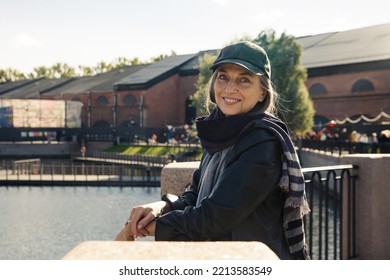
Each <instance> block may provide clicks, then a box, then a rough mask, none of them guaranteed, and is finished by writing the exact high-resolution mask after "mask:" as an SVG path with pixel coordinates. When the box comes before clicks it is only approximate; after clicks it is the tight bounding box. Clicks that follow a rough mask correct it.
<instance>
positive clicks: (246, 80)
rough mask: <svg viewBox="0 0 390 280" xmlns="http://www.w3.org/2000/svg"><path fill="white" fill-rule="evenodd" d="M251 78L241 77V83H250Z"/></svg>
mask: <svg viewBox="0 0 390 280" xmlns="http://www.w3.org/2000/svg"><path fill="white" fill-rule="evenodd" d="M249 82H250V81H249V79H248V78H247V77H242V78H240V83H249Z"/></svg>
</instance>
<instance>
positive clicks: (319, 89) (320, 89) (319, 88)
mask: <svg viewBox="0 0 390 280" xmlns="http://www.w3.org/2000/svg"><path fill="white" fill-rule="evenodd" d="M324 93H327V90H326V88H325V86H324V85H323V84H319V83H317V84H314V85H312V86H311V87H310V88H309V94H324Z"/></svg>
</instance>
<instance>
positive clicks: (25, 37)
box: [13, 33, 44, 48]
mask: <svg viewBox="0 0 390 280" xmlns="http://www.w3.org/2000/svg"><path fill="white" fill-rule="evenodd" d="M13 44H14V45H15V46H16V47H23V48H24V47H33V48H40V47H43V45H44V44H43V43H42V42H41V41H40V40H38V39H36V38H34V37H32V36H31V35H30V34H27V33H21V34H18V35H16V36H15V37H14V38H13Z"/></svg>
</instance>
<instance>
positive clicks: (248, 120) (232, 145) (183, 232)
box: [116, 41, 309, 259]
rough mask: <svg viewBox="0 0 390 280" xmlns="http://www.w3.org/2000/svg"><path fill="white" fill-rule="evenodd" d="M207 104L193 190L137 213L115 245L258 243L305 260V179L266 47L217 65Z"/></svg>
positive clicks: (248, 46)
mask: <svg viewBox="0 0 390 280" xmlns="http://www.w3.org/2000/svg"><path fill="white" fill-rule="evenodd" d="M210 69H211V70H212V71H213V75H212V78H211V79H210V83H209V92H208V97H209V102H211V103H213V104H214V105H216V106H215V108H214V109H213V110H212V111H211V113H210V114H209V115H208V116H206V117H200V118H198V119H197V120H196V126H197V130H198V136H199V138H200V141H201V145H202V147H203V156H202V160H201V162H200V166H199V168H198V169H197V170H196V171H195V172H194V175H193V180H192V183H191V186H190V188H189V189H188V191H186V192H184V193H183V194H182V195H180V196H179V197H177V196H174V195H164V196H163V197H162V200H161V201H158V202H154V203H150V204H145V205H141V206H136V207H134V208H133V209H132V211H131V213H130V217H129V219H128V221H127V222H126V224H125V226H124V228H123V229H122V231H121V232H120V233H119V234H118V236H117V237H116V240H134V238H135V237H140V236H146V235H154V236H155V240H156V241H159V240H172V241H174V240H176V241H205V240H215V241H260V242H263V243H265V244H266V245H268V246H269V247H270V248H271V249H272V250H273V251H274V252H275V253H276V254H277V255H278V256H279V258H281V259H308V258H309V257H308V255H307V253H306V244H305V236H304V230H303V228H304V227H303V215H304V214H305V213H307V212H308V211H309V208H308V205H307V202H306V200H305V190H304V179H303V176H302V172H301V168H300V165H299V162H298V158H297V156H296V153H295V149H294V146H293V144H292V142H291V139H290V137H289V135H288V132H287V131H288V130H287V127H286V126H285V124H284V123H282V121H280V120H279V119H278V118H277V117H275V116H274V115H273V114H274V113H275V111H276V109H275V103H276V100H277V93H276V92H275V90H274V89H273V86H272V83H271V66H270V62H269V59H268V56H267V54H266V52H265V51H264V49H263V48H261V47H260V46H258V45H256V44H254V43H251V42H246V41H244V42H239V43H235V44H232V45H229V46H227V47H225V48H223V49H222V50H221V52H220V54H219V56H218V57H217V59H216V60H215V62H214V63H213V64H212V66H211V67H210Z"/></svg>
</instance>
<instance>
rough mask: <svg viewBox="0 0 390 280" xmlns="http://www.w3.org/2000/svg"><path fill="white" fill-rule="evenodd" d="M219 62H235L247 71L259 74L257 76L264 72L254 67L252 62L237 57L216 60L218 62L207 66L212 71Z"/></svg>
mask: <svg viewBox="0 0 390 280" xmlns="http://www.w3.org/2000/svg"><path fill="white" fill-rule="evenodd" d="M221 64H235V65H238V66H241V67H243V68H245V69H246V70H248V71H249V72H251V73H253V74H255V75H259V76H262V75H265V74H266V73H265V72H264V71H263V70H262V69H260V68H259V67H256V66H254V65H253V64H250V63H248V62H245V61H242V60H238V59H225V60H221V61H218V62H216V63H214V64H213V65H211V66H210V67H209V69H210V70H213V71H214V70H215V69H216V68H217V67H218V66H219V65H221Z"/></svg>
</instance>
